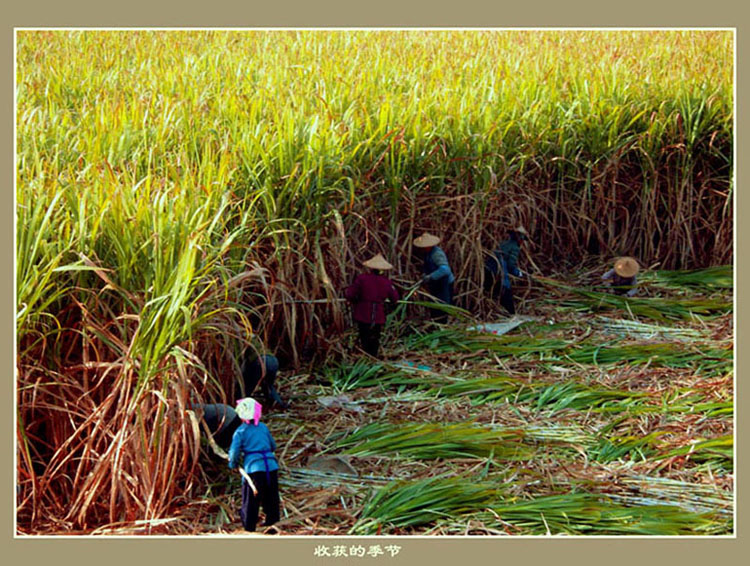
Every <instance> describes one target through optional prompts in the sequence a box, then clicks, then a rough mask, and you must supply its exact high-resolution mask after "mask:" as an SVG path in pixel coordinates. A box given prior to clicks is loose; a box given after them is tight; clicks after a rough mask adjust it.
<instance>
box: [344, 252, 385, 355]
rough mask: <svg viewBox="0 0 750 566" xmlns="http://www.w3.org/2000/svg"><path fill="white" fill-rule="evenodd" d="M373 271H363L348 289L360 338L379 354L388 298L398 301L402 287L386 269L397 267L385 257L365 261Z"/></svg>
mask: <svg viewBox="0 0 750 566" xmlns="http://www.w3.org/2000/svg"><path fill="white" fill-rule="evenodd" d="M362 265H364V266H365V267H367V268H368V269H369V270H370V271H369V273H360V274H359V275H357V276H356V277H355V278H354V282H352V284H351V285H349V286H348V287H347V288H346V289H345V290H344V295H345V296H346V298H347V299H348V300H349V301H350V302H352V303H353V304H354V309H353V315H352V316H353V318H354V321H355V322H356V323H357V326H358V327H359V341H360V343H361V345H362V349H363V350H364V351H365V352H367V353H368V354H370V355H371V356H376V357H377V355H378V348H379V346H380V333H381V331H382V330H383V326H384V325H385V306H384V304H383V303H384V302H385V301H386V300H390V301H392V302H393V303H395V302H396V301H398V291H396V288H395V287H394V286H393V283H392V282H391V280H390V279H388V277H386V276H385V275H384V272H385V271H388V270H390V269H393V266H392V265H391V264H390V263H388V262H387V261H386V260H385V258H384V257H383V256H382V255H381V254H378V255H376V256H375V257H373V258H370V259H368V260H367V261H365V262H363V263H362Z"/></svg>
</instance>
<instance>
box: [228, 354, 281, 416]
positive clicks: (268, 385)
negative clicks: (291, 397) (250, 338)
mask: <svg viewBox="0 0 750 566" xmlns="http://www.w3.org/2000/svg"><path fill="white" fill-rule="evenodd" d="M240 372H241V373H242V382H243V385H244V386H245V395H252V394H253V393H254V392H255V390H256V388H257V387H258V384H260V390H261V393H262V395H263V398H264V399H265V401H266V402H267V403H268V404H269V406H270V405H271V404H273V403H274V402H276V403H278V404H279V405H280V406H281V407H282V408H283V409H286V408H288V407H289V405H287V404H286V403H285V402H284V401H283V400H282V399H281V395H279V392H278V391H276V387H275V382H276V374H277V373H278V372H279V360H278V358H277V357H276V356H274V355H273V354H259V353H258V352H257V351H256V350H254V349H253V348H248V349H247V350H246V351H245V353H244V354H243V356H242V362H241V364H240Z"/></svg>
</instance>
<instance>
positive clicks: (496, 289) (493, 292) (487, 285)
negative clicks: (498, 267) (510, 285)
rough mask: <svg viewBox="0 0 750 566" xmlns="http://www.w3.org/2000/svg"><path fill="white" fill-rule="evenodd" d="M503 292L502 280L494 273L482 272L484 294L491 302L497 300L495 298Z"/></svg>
mask: <svg viewBox="0 0 750 566" xmlns="http://www.w3.org/2000/svg"><path fill="white" fill-rule="evenodd" d="M502 290H503V279H502V277H498V275H497V274H496V273H492V272H490V271H485V272H484V292H485V293H487V294H488V295H489V296H490V297H491V298H492V300H493V301H496V300H497V296H498V295H499V294H500V292H501V291H502Z"/></svg>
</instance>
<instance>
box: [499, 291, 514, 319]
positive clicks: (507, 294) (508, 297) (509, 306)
mask: <svg viewBox="0 0 750 566" xmlns="http://www.w3.org/2000/svg"><path fill="white" fill-rule="evenodd" d="M500 304H501V305H503V307H505V310H507V311H508V312H509V313H510V314H516V306H515V304H514V303H513V289H512V288H510V287H506V288H505V289H503V292H502V294H501V295H500Z"/></svg>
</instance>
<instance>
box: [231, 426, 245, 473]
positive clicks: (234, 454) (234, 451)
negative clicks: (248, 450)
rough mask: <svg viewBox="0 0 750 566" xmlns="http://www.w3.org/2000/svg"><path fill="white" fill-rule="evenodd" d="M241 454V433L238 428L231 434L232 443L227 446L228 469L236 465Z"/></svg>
mask: <svg viewBox="0 0 750 566" xmlns="http://www.w3.org/2000/svg"><path fill="white" fill-rule="evenodd" d="M241 455H242V435H241V434H240V429H237V430H236V431H234V436H232V445H231V446H230V447H229V469H230V470H233V469H234V468H236V467H237V464H238V463H239V460H240V457H241Z"/></svg>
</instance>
